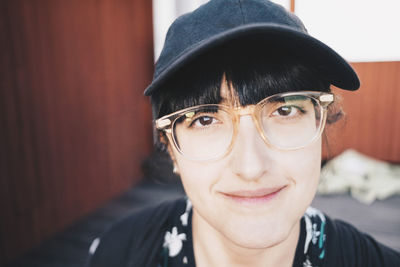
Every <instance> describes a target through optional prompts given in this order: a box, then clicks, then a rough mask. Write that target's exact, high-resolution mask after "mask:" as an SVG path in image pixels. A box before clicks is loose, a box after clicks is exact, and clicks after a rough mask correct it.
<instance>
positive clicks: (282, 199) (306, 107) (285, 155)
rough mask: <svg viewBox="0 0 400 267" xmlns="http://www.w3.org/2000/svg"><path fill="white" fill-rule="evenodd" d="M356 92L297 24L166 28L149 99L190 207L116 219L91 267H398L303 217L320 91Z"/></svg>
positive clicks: (244, 15)
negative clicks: (335, 88)
mask: <svg viewBox="0 0 400 267" xmlns="http://www.w3.org/2000/svg"><path fill="white" fill-rule="evenodd" d="M331 84H333V85H336V86H337V87H340V88H342V89H346V90H356V89H358V87H359V80H358V78H357V76H356V74H355V73H354V71H353V70H352V68H351V67H350V66H349V65H348V64H347V63H346V62H345V61H344V60H343V59H342V58H341V57H340V56H339V55H338V54H336V53H335V52H334V51H333V50H331V49H330V48H329V47H327V46H326V45H324V44H323V43H321V42H319V41H318V40H316V39H314V38H312V37H311V36H309V35H308V34H307V32H306V30H305V28H304V26H303V24H302V23H301V22H300V20H299V19H298V18H297V17H295V16H294V15H293V14H291V13H289V12H287V11H285V10H284V9H283V8H282V7H280V6H278V5H276V4H273V3H271V2H269V1H265V0H247V1H238V0H235V1H233V0H212V1H210V2H209V3H207V4H205V5H203V6H201V7H200V8H199V9H197V10H195V11H194V12H192V13H189V14H187V15H184V16H182V17H180V18H178V19H177V20H176V21H175V22H174V24H173V25H172V26H171V27H170V30H169V32H168V34H167V38H166V42H165V45H164V49H163V51H162V53H161V55H160V58H159V60H158V62H157V64H156V71H155V75H154V80H153V82H152V84H151V85H150V86H149V87H148V88H147V90H146V91H145V94H146V95H150V96H151V100H152V106H153V116H154V119H155V129H156V133H157V137H158V138H157V141H156V145H157V147H158V148H160V149H161V150H163V151H166V152H167V153H168V154H169V155H170V157H171V160H172V163H173V165H174V172H175V173H177V174H179V175H180V177H181V180H182V184H183V186H184V189H185V191H186V194H187V199H180V200H177V201H174V202H171V203H164V204H163V205H161V206H159V207H154V208H151V209H146V210H144V211H142V212H140V213H138V214H134V215H132V216H130V217H129V218H126V219H124V220H123V221H121V222H119V223H118V224H116V225H115V226H113V227H112V229H110V231H108V233H106V234H105V235H104V237H102V238H101V241H100V246H99V247H98V248H97V250H96V253H95V254H94V256H93V257H92V259H91V266H396V265H398V264H400V256H399V254H398V253H397V252H394V251H392V250H391V249H389V248H386V247H384V246H383V245H381V244H378V243H377V242H376V241H375V240H373V239H372V238H371V237H369V236H367V235H364V234H362V233H360V232H358V231H357V230H356V229H355V228H353V227H352V226H350V225H348V224H346V223H343V222H340V221H333V220H331V219H329V217H327V216H325V215H324V214H323V213H322V212H320V211H318V210H315V209H312V208H310V207H309V205H310V203H311V201H312V199H313V197H314V195H315V192H316V188H317V184H318V178H319V174H320V163H321V143H322V141H321V136H322V132H323V130H324V126H325V123H326V122H327V123H333V122H334V121H336V120H337V119H338V118H340V114H341V112H340V108H338V107H337V106H336V105H335V103H334V95H333V94H332V93H331V92H330V85H331Z"/></svg>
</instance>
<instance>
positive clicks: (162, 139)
mask: <svg viewBox="0 0 400 267" xmlns="http://www.w3.org/2000/svg"><path fill="white" fill-rule="evenodd" d="M160 142H161V143H163V144H164V145H165V147H166V150H167V152H168V155H169V156H170V158H171V160H172V164H173V169H172V171H173V173H174V174H177V175H179V169H178V164H177V161H176V158H175V153H174V149H173V148H172V140H170V138H167V136H166V135H165V134H160Z"/></svg>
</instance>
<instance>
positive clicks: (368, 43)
mask: <svg viewBox="0 0 400 267" xmlns="http://www.w3.org/2000/svg"><path fill="white" fill-rule="evenodd" d="M295 12H296V14H297V15H298V16H299V17H300V18H301V20H302V21H303V22H304V24H305V25H306V27H307V29H308V31H309V33H310V34H311V35H312V36H314V37H316V38H317V39H319V40H321V41H323V42H324V43H326V44H328V45H329V46H331V47H332V48H333V49H334V50H335V51H337V52H338V53H339V54H341V55H342V56H343V57H344V58H346V59H347V60H349V61H352V62H365V61H398V60H400V13H399V12H400V0H296V10H295Z"/></svg>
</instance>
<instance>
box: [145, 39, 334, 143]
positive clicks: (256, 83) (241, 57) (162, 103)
mask: <svg viewBox="0 0 400 267" xmlns="http://www.w3.org/2000/svg"><path fill="white" fill-rule="evenodd" d="M224 75H225V78H226V81H227V82H228V84H230V85H231V87H232V89H233V91H234V93H235V94H236V96H237V98H238V100H239V102H240V104H241V105H242V106H246V105H251V104H255V103H257V102H259V101H260V100H262V99H264V98H266V97H268V96H270V95H273V94H277V93H282V92H289V91H325V92H329V91H330V83H329V82H328V81H327V80H326V79H325V77H324V75H322V74H321V71H319V67H318V66H315V65H311V64H309V63H308V61H307V59H305V58H302V55H298V54H296V51H293V49H291V50H289V49H286V48H284V47H279V46H277V45H276V44H272V43H271V44H267V45H266V44H265V43H264V44H263V45H261V44H253V45H252V47H249V44H248V43H244V42H243V41H242V42H241V43H234V44H232V43H231V44H230V45H229V46H227V45H225V46H223V47H219V48H215V49H214V50H212V51H210V52H208V53H207V54H206V55H203V56H201V57H199V58H197V59H196V60H194V61H192V62H191V63H190V64H188V65H187V66H186V67H185V68H184V69H182V70H180V72H179V73H178V74H176V75H175V76H174V77H173V78H172V79H170V80H169V81H168V82H167V83H166V84H165V85H164V86H163V88H161V89H160V90H159V91H158V92H156V93H155V94H154V95H152V97H151V101H152V110H153V118H154V119H157V118H160V117H162V116H164V115H167V114H170V113H172V112H175V111H177V110H180V109H183V108H187V107H190V106H195V105H201V104H218V103H220V102H221V100H222V98H221V95H220V87H221V81H222V78H223V76H224ZM336 109H337V108H336ZM339 113H340V114H341V111H340V112H339ZM339 113H338V112H336V115H335V116H336V117H338V118H339V117H340V116H339V115H337V114H339ZM335 120H337V119H335ZM327 122H328V123H331V122H332V121H331V119H329V116H328V120H327ZM155 143H156V145H157V144H158V145H160V143H159V141H158V138H157V140H155Z"/></svg>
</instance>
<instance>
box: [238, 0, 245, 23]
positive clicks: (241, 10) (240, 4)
mask: <svg viewBox="0 0 400 267" xmlns="http://www.w3.org/2000/svg"><path fill="white" fill-rule="evenodd" d="M238 2H239V9H240V14H241V15H242V24H243V25H244V24H245V23H246V22H245V19H244V14H243V9H242V0H239V1H238Z"/></svg>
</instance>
